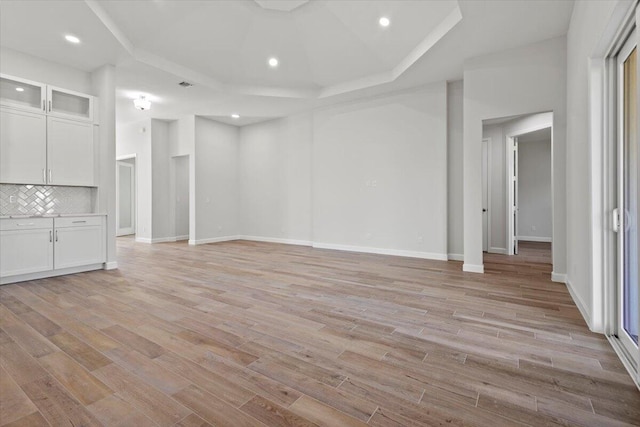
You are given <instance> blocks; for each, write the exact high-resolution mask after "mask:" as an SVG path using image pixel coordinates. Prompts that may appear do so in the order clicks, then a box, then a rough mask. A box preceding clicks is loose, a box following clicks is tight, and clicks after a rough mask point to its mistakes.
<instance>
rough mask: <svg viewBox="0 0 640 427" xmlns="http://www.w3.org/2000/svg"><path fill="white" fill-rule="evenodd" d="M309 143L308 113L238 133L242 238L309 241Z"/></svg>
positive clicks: (309, 118)
mask: <svg viewBox="0 0 640 427" xmlns="http://www.w3.org/2000/svg"><path fill="white" fill-rule="evenodd" d="M312 139H313V135H312V116H311V114H308V113H307V114H301V115H296V116H292V117H288V118H285V119H280V120H273V121H269V122H265V123H259V124H255V125H251V126H245V127H243V128H241V130H240V141H241V142H240V154H239V156H240V157H239V159H240V218H241V232H242V234H243V235H246V236H250V237H259V238H270V239H285V240H287V241H292V240H293V241H298V242H302V243H303V242H307V243H308V242H310V241H311V147H312Z"/></svg>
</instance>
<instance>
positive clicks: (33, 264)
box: [0, 229, 53, 277]
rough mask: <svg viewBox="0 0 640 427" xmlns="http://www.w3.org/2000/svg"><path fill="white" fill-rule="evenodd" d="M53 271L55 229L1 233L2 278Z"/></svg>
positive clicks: (0, 261) (0, 274)
mask: <svg viewBox="0 0 640 427" xmlns="http://www.w3.org/2000/svg"><path fill="white" fill-rule="evenodd" d="M48 270H53V229H48V230H47V229H37V230H10V231H1V232H0V276H2V277H9V276H17V275H19V274H29V273H39V272H41V271H48Z"/></svg>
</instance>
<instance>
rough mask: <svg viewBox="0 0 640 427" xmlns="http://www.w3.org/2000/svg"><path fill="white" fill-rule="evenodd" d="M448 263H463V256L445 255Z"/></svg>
mask: <svg viewBox="0 0 640 427" xmlns="http://www.w3.org/2000/svg"><path fill="white" fill-rule="evenodd" d="M447 258H448V259H449V261H464V255H463V254H447Z"/></svg>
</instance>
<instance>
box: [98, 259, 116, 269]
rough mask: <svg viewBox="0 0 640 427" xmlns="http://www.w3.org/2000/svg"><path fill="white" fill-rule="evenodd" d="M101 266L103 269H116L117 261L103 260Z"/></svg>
mask: <svg viewBox="0 0 640 427" xmlns="http://www.w3.org/2000/svg"><path fill="white" fill-rule="evenodd" d="M102 268H104V269H105V270H116V269H117V268H118V262H117V261H110V262H105V263H104V266H103V267H102Z"/></svg>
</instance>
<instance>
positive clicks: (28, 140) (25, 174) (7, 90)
mask: <svg viewBox="0 0 640 427" xmlns="http://www.w3.org/2000/svg"><path fill="white" fill-rule="evenodd" d="M0 114H1V115H0V183H10V184H50V185H74V186H86V187H93V186H95V183H96V179H95V175H96V169H95V166H96V162H95V153H97V150H96V149H95V147H94V146H95V142H94V141H95V138H94V129H93V125H94V124H97V123H94V122H93V117H94V97H93V96H91V95H86V94H83V93H79V92H74V91H71V90H66V89H61V88H57V87H54V86H47V85H44V84H41V83H38V82H33V81H30V80H25V79H21V78H18V77H13V76H8V75H5V74H0Z"/></svg>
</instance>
